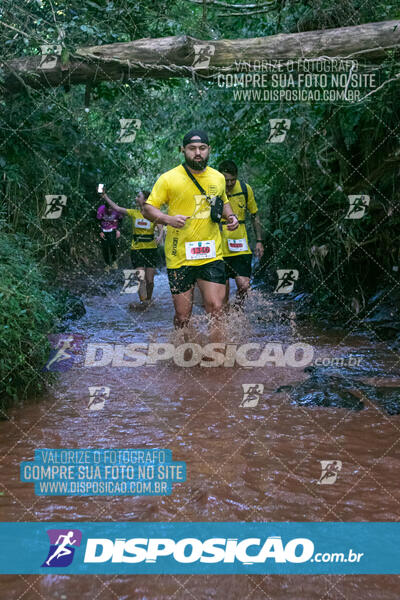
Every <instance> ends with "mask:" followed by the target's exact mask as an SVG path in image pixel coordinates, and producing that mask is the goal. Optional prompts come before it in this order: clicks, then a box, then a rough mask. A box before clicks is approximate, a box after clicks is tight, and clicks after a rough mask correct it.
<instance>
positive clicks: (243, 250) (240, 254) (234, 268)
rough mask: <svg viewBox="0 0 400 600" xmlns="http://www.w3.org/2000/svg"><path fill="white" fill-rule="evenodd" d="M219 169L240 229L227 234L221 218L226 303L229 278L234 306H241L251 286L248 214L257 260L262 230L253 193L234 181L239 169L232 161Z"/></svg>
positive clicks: (259, 254)
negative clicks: (234, 288)
mask: <svg viewBox="0 0 400 600" xmlns="http://www.w3.org/2000/svg"><path fill="white" fill-rule="evenodd" d="M218 170H219V171H220V172H221V173H222V174H223V176H224V177H225V182H226V195H227V197H228V200H229V202H230V204H231V206H232V210H233V211H234V212H235V213H236V214H237V217H238V219H239V227H238V228H237V229H236V231H235V232H233V233H232V232H231V231H229V228H228V224H227V222H226V221H225V220H224V219H222V222H221V225H222V230H221V237H222V254H223V257H224V261H225V271H226V296H225V301H226V302H228V300H229V279H230V278H231V279H234V280H235V281H236V286H237V294H236V298H237V306H241V305H242V304H243V301H244V299H245V298H246V295H247V292H248V289H249V287H250V277H251V258H252V253H251V250H250V247H249V240H248V237H247V230H246V214H247V212H249V213H250V215H251V220H252V224H253V228H254V233H255V235H256V240H257V242H256V248H255V254H256V256H257V257H258V258H261V257H262V256H263V254H264V245H263V240H262V227H261V223H260V220H259V218H258V214H257V212H258V208H257V204H256V201H255V198H254V193H253V190H252V189H251V187H250V186H249V184H248V183H245V182H244V181H239V179H238V178H237V176H238V168H237V166H236V164H235V163H234V162H233V160H224V161H223V162H222V163H220V165H219V167H218Z"/></svg>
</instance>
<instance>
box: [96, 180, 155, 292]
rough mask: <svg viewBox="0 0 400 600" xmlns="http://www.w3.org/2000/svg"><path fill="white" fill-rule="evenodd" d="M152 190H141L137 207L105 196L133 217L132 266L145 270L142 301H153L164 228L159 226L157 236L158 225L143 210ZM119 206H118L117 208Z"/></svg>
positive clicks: (111, 203) (122, 211) (141, 289)
mask: <svg viewBox="0 0 400 600" xmlns="http://www.w3.org/2000/svg"><path fill="white" fill-rule="evenodd" d="M149 194H150V192H139V193H138V194H137V196H136V198H135V201H136V205H137V208H123V207H122V206H118V204H116V203H115V202H113V201H112V200H111V198H109V196H108V195H107V194H106V192H104V193H103V197H104V198H105V199H106V201H107V202H108V204H109V205H110V206H111V208H113V209H114V210H116V211H118V212H120V213H122V214H123V215H128V216H129V217H131V219H132V233H133V238H132V244H131V263H132V268H133V269H137V270H138V271H139V272H140V271H144V273H143V274H141V275H139V277H140V286H139V298H140V300H141V302H143V303H146V302H150V301H151V297H152V295H153V289H154V273H155V270H156V267H157V258H158V255H157V245H158V244H159V243H160V241H161V238H162V235H163V228H162V226H161V225H159V226H157V237H156V238H155V237H154V235H155V227H156V225H155V224H154V223H152V222H151V221H149V220H148V219H145V218H144V216H143V214H142V211H143V205H144V203H145V202H146V199H147V198H148V196H149ZM117 207H118V208H117Z"/></svg>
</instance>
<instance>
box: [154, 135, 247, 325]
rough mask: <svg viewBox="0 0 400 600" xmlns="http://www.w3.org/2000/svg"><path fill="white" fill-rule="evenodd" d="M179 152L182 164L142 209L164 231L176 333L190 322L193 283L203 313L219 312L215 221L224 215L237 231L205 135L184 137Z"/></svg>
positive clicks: (221, 290)
mask: <svg viewBox="0 0 400 600" xmlns="http://www.w3.org/2000/svg"><path fill="white" fill-rule="evenodd" d="M181 151H182V153H183V155H184V157H185V161H184V163H183V164H181V165H179V166H178V167H175V168H174V169H171V170H170V171H167V172H166V173H163V175H161V177H159V178H158V180H157V181H156V183H155V185H154V187H153V190H152V192H151V194H150V196H149V198H148V199H147V200H146V202H145V204H144V207H143V214H144V216H145V217H147V218H148V219H150V220H151V221H154V222H156V223H161V224H163V225H167V236H166V240H165V256H166V262H167V271H168V279H169V284H170V288H171V293H172V298H173V302H174V308H175V317H174V324H175V326H176V327H184V326H185V325H186V324H187V323H188V321H189V319H190V316H191V314H192V307H193V291H194V286H195V284H196V282H197V285H198V287H199V289H200V292H201V295H202V298H203V304H204V307H205V309H206V312H207V313H210V314H215V315H218V314H219V312H220V311H221V309H222V307H223V304H224V298H225V281H226V279H225V263H224V261H223V259H222V244H221V235H220V230H219V222H218V221H219V220H220V218H221V216H222V215H223V216H224V218H225V220H226V221H227V225H226V227H227V229H228V230H229V231H233V230H234V229H236V228H237V227H238V220H237V217H236V215H234V214H233V212H232V209H231V206H230V204H229V202H228V198H227V197H226V193H225V179H224V176H223V175H222V174H221V173H219V172H218V171H216V170H215V169H212V168H211V167H208V166H207V162H208V159H209V155H210V146H209V142H208V136H207V134H206V132H204V131H202V130H192V131H190V132H189V133H187V134H186V135H185V137H184V138H183V144H182V147H181ZM163 205H167V206H168V214H164V213H163V212H162V211H161V210H160V208H161V207H162V206H163ZM218 213H219V214H218Z"/></svg>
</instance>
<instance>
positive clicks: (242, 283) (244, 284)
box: [235, 276, 250, 308]
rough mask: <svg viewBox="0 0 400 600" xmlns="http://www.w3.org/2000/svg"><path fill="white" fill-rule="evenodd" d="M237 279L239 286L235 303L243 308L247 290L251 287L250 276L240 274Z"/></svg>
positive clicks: (237, 285)
mask: <svg viewBox="0 0 400 600" xmlns="http://www.w3.org/2000/svg"><path fill="white" fill-rule="evenodd" d="M235 281H236V287H237V292H236V302H235V304H236V306H238V307H240V308H241V307H242V306H243V303H244V301H245V300H246V298H247V292H248V291H249V289H250V278H249V277H242V276H238V277H235Z"/></svg>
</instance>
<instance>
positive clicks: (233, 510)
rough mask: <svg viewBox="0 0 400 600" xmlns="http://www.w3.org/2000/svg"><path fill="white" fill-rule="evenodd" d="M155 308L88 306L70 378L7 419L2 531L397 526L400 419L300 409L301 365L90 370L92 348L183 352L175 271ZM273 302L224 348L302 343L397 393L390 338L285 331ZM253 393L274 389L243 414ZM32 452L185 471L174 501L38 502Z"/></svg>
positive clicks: (361, 580)
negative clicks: (328, 470) (98, 526)
mask: <svg viewBox="0 0 400 600" xmlns="http://www.w3.org/2000/svg"><path fill="white" fill-rule="evenodd" d="M155 298H156V302H155V304H154V305H152V306H151V307H149V308H148V309H147V310H146V311H142V310H138V309H134V310H132V309H129V306H128V305H129V303H130V302H132V297H131V296H129V295H123V294H120V293H119V288H118V287H117V288H116V287H108V288H106V291H105V293H104V294H101V295H100V294H99V295H87V296H85V297H84V301H85V306H86V310H87V312H86V315H85V316H84V317H83V318H81V319H80V320H79V321H75V322H72V323H71V324H70V325H69V327H68V332H71V333H79V334H82V335H83V336H84V338H85V339H84V344H83V347H82V350H81V353H80V355H79V356H78V357H77V360H76V362H75V363H74V365H73V367H72V368H71V369H70V370H68V371H66V372H63V373H60V374H59V377H58V380H57V382H56V383H55V384H54V385H52V386H50V387H49V389H48V392H47V393H46V394H44V395H43V396H42V397H41V398H39V399H36V400H34V401H30V402H26V403H24V404H23V405H18V406H16V407H15V408H14V409H13V410H11V411H10V415H9V416H10V419H9V420H8V421H2V422H0V432H1V435H0V450H1V479H0V483H1V484H2V489H3V495H2V496H0V516H1V520H2V521H74V522H76V523H79V521H117V522H118V521H172V522H173V521H397V520H398V519H399V516H400V486H399V479H400V477H399V475H400V453H399V441H400V437H399V433H400V416H398V415H392V416H390V415H388V414H386V413H385V412H383V411H382V410H381V409H380V408H379V407H377V406H376V405H375V404H374V403H373V402H368V401H367V402H366V403H365V407H364V409H363V410H361V411H350V410H346V409H343V408H333V407H325V408H323V407H305V406H301V405H298V404H295V403H294V402H293V401H292V400H291V399H290V396H289V395H288V393H287V392H285V391H281V392H278V393H277V392H276V390H277V389H278V388H280V387H281V386H288V385H296V384H298V383H301V382H302V381H304V380H305V379H306V378H307V377H308V374H307V373H305V372H304V368H294V367H275V366H272V365H269V366H264V367H257V368H246V367H239V366H235V367H234V368H229V367H218V368H205V367H201V366H198V365H197V366H194V367H191V368H184V367H179V366H177V365H175V364H174V363H173V362H172V361H168V362H163V363H160V364H159V365H157V366H147V365H145V366H142V367H136V368H131V367H115V366H114V367H113V366H105V367H85V365H84V359H85V348H86V344H88V343H110V344H114V343H116V344H128V343H131V342H143V343H146V342H150V341H152V342H156V341H158V342H171V340H172V341H175V342H176V341H177V338H174V335H175V334H173V332H172V325H171V319H172V301H171V297H170V293H169V289H168V285H167V279H166V275H165V273H160V274H158V275H157V276H156V286H155ZM274 306H275V305H274V303H273V301H271V300H270V299H269V300H265V299H262V298H261V296H260V295H259V294H258V295H257V294H255V295H254V297H253V298H252V300H251V302H250V303H249V308H248V310H247V312H246V315H245V316H242V317H240V318H237V317H235V318H232V319H228V321H227V324H226V327H225V333H224V336H225V338H224V339H225V341H227V342H231V343H243V342H255V343H261V344H265V343H267V342H271V341H274V342H281V343H282V344H283V345H284V347H286V346H287V345H288V344H291V343H295V342H301V343H307V344H310V345H311V346H313V348H314V351H315V357H314V358H316V357H322V358H323V357H346V356H349V355H350V354H353V355H356V356H357V357H359V358H360V359H361V365H362V366H363V367H364V371H365V368H366V367H368V368H369V367H371V370H372V373H371V372H370V373H369V379H368V383H369V384H371V385H373V384H374V383H375V384H377V382H378V383H379V385H380V386H382V385H386V384H387V385H388V386H396V385H397V384H399V386H400V383H399V382H400V375H399V363H398V356H397V355H396V353H394V352H393V351H391V350H390V349H389V348H388V345H387V343H385V342H384V341H376V340H373V339H372V338H371V335H369V334H366V335H360V334H353V333H351V332H345V331H335V332H329V331H321V330H318V329H316V328H314V327H312V326H310V325H309V324H308V325H307V324H299V323H297V322H296V319H295V318H294V317H293V315H292V318H291V319H286V321H285V322H282V320H281V319H278V318H277V317H276V313H275V312H274V310H275V308H274ZM195 313H196V314H200V313H201V308H200V307H199V306H197V307H196V308H195ZM197 319H198V322H197V325H196V326H197V330H198V332H199V339H201V340H203V341H204V340H205V339H206V337H207V336H206V333H205V328H204V324H203V323H202V318H201V317H197ZM195 330H196V327H195ZM197 341H198V340H197ZM367 370H368V369H367ZM338 371H340V367H338ZM375 372H376V373H378V374H379V377H378V376H376V377H374V373H375ZM354 373H355V375H356V374H357V367H355V368H354ZM250 383H251V384H262V385H263V386H264V392H263V394H262V395H261V397H260V398H259V401H258V404H257V405H256V406H253V407H244V406H240V405H241V404H243V402H242V400H243V389H242V385H243V384H250ZM104 385H105V386H108V387H109V388H110V396H109V398H108V399H107V400H106V403H105V406H104V408H103V410H99V411H93V410H88V408H87V406H88V399H89V394H88V387H89V386H104ZM36 448H169V449H171V450H172V453H173V458H174V460H182V461H186V464H187V480H186V482H184V483H180V484H174V488H173V493H172V494H171V495H170V496H164V497H148V496H146V497H140V496H138V497H126V498H124V497H114V498H104V497H89V498H88V497H74V498H66V497H37V496H35V494H34V491H33V485H32V484H29V483H21V482H20V481H19V464H20V462H21V461H29V460H33V456H34V450H35V449H36ZM331 459H332V460H340V461H342V470H341V471H340V473H339V475H338V478H337V480H336V482H335V483H334V484H333V485H318V483H317V482H318V480H319V478H320V475H321V467H320V461H321V460H331ZM0 586H1V588H0V589H1V592H0V598H1V600H3V599H4V600H17V599H18V600H19V599H21V600H22V599H23V600H36V599H46V600H48V599H49V600H50V599H53V598H54V599H60V600H75V599H78V598H79V600H94V599H98V600H105V599H119V600H130V599H132V600H133V599H135V600H136V599H138V600H150V599H152V600H153V599H154V600H156V599H160V600H161V599H167V598H168V599H169V598H175V599H179V600H180V599H188V600H189V599H191V600H193V599H199V600H200V599H209V598H210V599H211V598H216V599H220V598H223V599H225V598H232V599H249V600H254V599H260V600H261V599H273V600H275V599H276V600H280V599H282V600H283V599H285V600H290V599H293V600H303V599H304V600H311V599H312V600H314V599H321V600H322V599H335V600H337V599H341V600H342V599H349V600H350V599H351V600H354V599H357V600H358V599H360V600H361V599H374V600H377V599H379V600H395V599H396V600H397V599H398V598H399V597H400V591H399V588H400V579H399V577H398V576H394V575H391V576H378V575H374V576H365V575H364V576H359V575H357V576H356V575H346V576H337V575H336V576H333V575H331V576H328V575H320V576H311V575H307V576H305V575H302V576H300V575H297V576H294V575H280V576H278V575H273V576H271V575H266V576H261V575H257V576H255V575H235V576H231V575H229V576H228V575H226V576H224V575H218V576H216V575H209V576H206V575H191V576H186V575H180V576H173V575H153V576H144V575H130V576H120V575H117V576H114V575H113V576H111V575H110V576H105V575H99V576H95V575H92V576H83V575H81V576H63V575H48V576H37V575H35V576H33V575H30V576H27V575H23V576H1V577H0Z"/></svg>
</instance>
